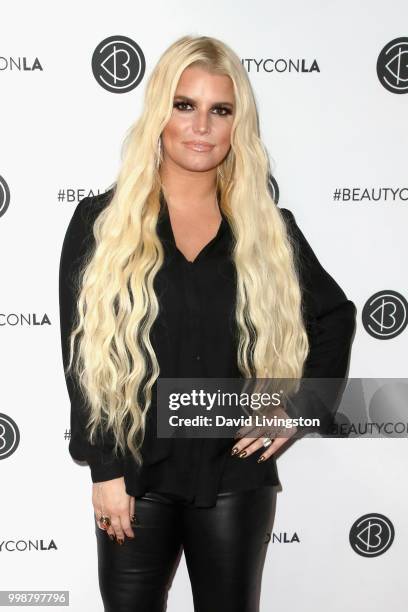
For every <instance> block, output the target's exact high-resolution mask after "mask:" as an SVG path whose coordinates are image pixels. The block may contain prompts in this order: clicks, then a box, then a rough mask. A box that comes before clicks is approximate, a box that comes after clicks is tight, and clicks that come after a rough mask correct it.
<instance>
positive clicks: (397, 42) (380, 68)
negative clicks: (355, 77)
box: [377, 36, 408, 94]
mask: <svg viewBox="0 0 408 612" xmlns="http://www.w3.org/2000/svg"><path fill="white" fill-rule="evenodd" d="M377 76H378V78H379V80H380V83H381V85H383V87H385V89H388V91H391V92H392V93H397V94H402V93H408V38H407V37H406V36H402V37H401V38H395V39H394V40H392V41H391V42H389V43H387V44H386V45H385V47H384V48H383V49H382V51H381V53H380V55H379V56H378V60H377Z"/></svg>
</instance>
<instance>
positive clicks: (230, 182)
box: [67, 36, 309, 465]
mask: <svg viewBox="0 0 408 612" xmlns="http://www.w3.org/2000/svg"><path fill="white" fill-rule="evenodd" d="M193 64H194V65H199V66H201V67H204V68H205V69H207V70H208V71H210V72H212V73H215V74H222V75H228V76H229V77H230V78H231V80H232V82H233V87H234V96H235V115H234V118H233V124H232V132H231V147H230V150H229V153H228V155H227V156H226V158H225V159H224V161H223V162H222V163H221V164H220V165H219V166H218V167H217V191H218V193H219V206H220V208H221V210H222V211H223V213H224V214H225V216H226V217H227V220H228V223H229V225H230V227H231V231H232V234H233V238H234V248H233V251H232V258H233V262H234V264H235V269H236V278H237V289H236V290H237V293H236V312H235V318H236V333H237V340H238V342H237V347H238V354H237V364H238V367H239V370H240V372H241V373H242V377H243V378H250V377H256V378H278V379H280V378H283V379H285V378H286V379H289V378H292V379H298V378H300V377H301V376H302V371H303V367H304V362H305V359H306V357H307V354H308V350H309V343H308V337H307V334H306V330H305V325H304V320H303V313H302V298H301V290H300V286H299V278H298V272H297V267H296V265H295V261H294V252H293V248H292V243H291V239H290V237H289V236H288V233H287V231H286V224H285V221H284V219H283V218H282V216H281V213H280V211H279V209H278V207H277V206H276V205H275V202H274V200H273V198H272V195H271V193H270V189H269V186H268V179H269V176H270V168H269V160H268V155H267V153H266V150H265V148H264V145H263V143H262V141H261V139H260V134H259V128H258V116H257V110H256V103H255V99H254V95H253V92H252V88H251V85H250V82H249V78H248V75H247V73H246V71H245V69H244V68H243V66H242V64H241V62H240V60H239V58H238V56H237V55H236V54H235V53H234V52H233V51H232V50H231V49H230V48H229V47H228V46H227V45H225V44H224V43H223V42H221V41H220V40H217V39H214V38H211V37H208V36H200V37H193V36H184V37H182V38H180V39H178V40H177V41H176V42H174V43H173V44H172V45H171V46H170V47H169V48H168V49H167V50H166V51H165V52H164V54H163V55H162V56H161V58H160V60H159V62H158V63H157V65H156V67H155V68H154V70H153V72H152V74H151V76H150V78H149V80H148V84H147V87H146V92H145V99H144V108H143V111H142V114H141V116H140V118H139V119H138V120H137V121H136V122H135V123H134V124H133V125H132V126H131V127H130V129H129V132H128V134H127V135H126V138H125V140H124V144H123V147H122V154H121V159H122V164H121V167H120V170H119V173H118V176H117V180H116V187H115V190H114V194H113V197H112V199H111V201H110V202H109V204H108V206H107V207H106V208H104V209H103V210H102V212H101V213H100V214H99V215H98V217H97V219H96V221H95V223H94V226H93V231H94V238H95V245H94V248H93V249H92V253H90V254H89V256H88V257H87V259H86V262H85V264H84V265H83V266H82V269H81V271H80V283H79V286H80V291H79V295H78V301H77V313H76V323H77V325H76V327H75V326H74V327H75V329H73V330H72V331H71V335H70V361H69V365H68V368H67V371H68V370H70V369H71V367H72V365H73V362H74V363H75V366H74V367H75V373H76V375H77V377H78V380H79V382H80V386H81V388H82V391H83V392H84V395H85V397H86V399H87V403H88V406H89V410H90V412H89V420H88V423H87V426H88V429H89V434H88V436H89V440H90V442H91V444H92V443H93V442H94V436H95V434H96V431H97V429H98V428H105V430H109V431H111V432H112V433H113V435H114V440H115V445H114V453H115V454H116V455H117V453H118V450H119V449H120V451H121V452H122V453H124V452H125V449H126V447H128V448H129V450H130V452H131V453H132V455H133V456H134V458H135V460H136V462H137V463H138V464H139V465H141V464H142V462H143V458H142V455H141V453H140V448H141V445H142V443H143V439H144V435H145V425H146V415H147V412H148V409H149V407H150V405H151V399H152V387H153V385H154V383H155V381H156V379H157V377H158V376H159V374H160V368H159V364H158V361H157V358H156V355H155V353H154V350H153V347H152V345H151V342H150V337H149V332H150V330H151V328H152V325H153V323H154V321H155V319H156V317H157V315H158V312H159V304H158V300H157V297H156V295H155V291H154V288H153V283H154V278H155V275H156V274H157V272H158V270H159V269H160V267H161V266H162V264H163V262H164V251H163V248H162V244H161V241H160V239H159V237H158V235H157V233H156V223H157V219H158V214H159V211H160V190H161V188H162V185H161V179H160V174H159V169H160V163H161V154H160V147H159V139H160V135H161V133H162V131H163V129H164V127H165V126H166V124H167V122H168V121H169V119H170V117H171V114H172V109H173V98H174V94H175V90H176V87H177V83H178V80H179V78H180V76H181V73H182V72H183V70H184V69H185V68H187V67H188V66H192V65H193ZM77 336H78V338H77ZM76 338H77V340H78V346H77V349H78V350H77V352H76V359H74V360H73V356H74V352H75V351H74V344H75V339H76ZM124 423H127V424H128V426H127V427H126V428H125V427H124Z"/></svg>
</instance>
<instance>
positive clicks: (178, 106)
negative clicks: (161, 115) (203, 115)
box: [173, 102, 191, 111]
mask: <svg viewBox="0 0 408 612" xmlns="http://www.w3.org/2000/svg"><path fill="white" fill-rule="evenodd" d="M180 106H191V104H188V102H175V103H174V104H173V108H177V110H180V111H184V110H186V109H185V108H180Z"/></svg>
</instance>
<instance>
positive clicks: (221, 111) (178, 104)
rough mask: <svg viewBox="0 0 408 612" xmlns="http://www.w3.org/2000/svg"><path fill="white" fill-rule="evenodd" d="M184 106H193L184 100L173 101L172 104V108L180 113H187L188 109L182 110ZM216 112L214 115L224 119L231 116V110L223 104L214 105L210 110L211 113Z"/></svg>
mask: <svg viewBox="0 0 408 612" xmlns="http://www.w3.org/2000/svg"><path fill="white" fill-rule="evenodd" d="M185 106H193V104H192V103H190V102H187V101H186V100H174V102H173V108H176V109H177V110H180V111H182V112H183V111H188V110H190V109H188V108H183V107H185ZM213 110H216V111H218V112H217V113H216V114H217V115H220V117H225V116H227V115H231V114H232V109H231V108H230V107H229V106H225V105H223V104H216V105H214V106H213V107H212V108H211V111H213Z"/></svg>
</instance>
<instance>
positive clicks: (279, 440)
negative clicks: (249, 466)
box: [231, 408, 297, 463]
mask: <svg viewBox="0 0 408 612" xmlns="http://www.w3.org/2000/svg"><path fill="white" fill-rule="evenodd" d="M273 416H276V417H277V418H280V419H289V416H288V414H287V413H286V412H285V411H284V410H283V408H275V409H274V410H273ZM268 418H270V416H269V417H268ZM249 433H251V434H252V435H251V436H248V435H247V434H249ZM296 433H297V427H296V426H292V427H285V426H276V427H273V426H270V425H268V426H255V427H251V426H247V427H241V428H240V429H239V430H238V431H237V433H236V435H235V438H239V442H237V443H236V444H234V446H233V448H232V452H231V454H232V455H236V456H237V457H240V458H244V457H249V455H252V453H254V452H255V451H256V450H258V449H259V448H263V447H264V438H270V439H271V440H272V443H271V444H270V445H269V446H267V447H266V448H265V451H264V452H263V453H262V455H261V456H260V457H258V463H261V462H263V461H266V460H267V459H269V457H271V455H273V453H275V452H276V451H277V450H278V449H279V448H281V446H283V445H284V444H285V443H286V442H287V441H288V440H289V439H290V438H292V437H293V436H294V435H295V434H296ZM244 436H245V437H244ZM234 449H237V450H235V452H234Z"/></svg>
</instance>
